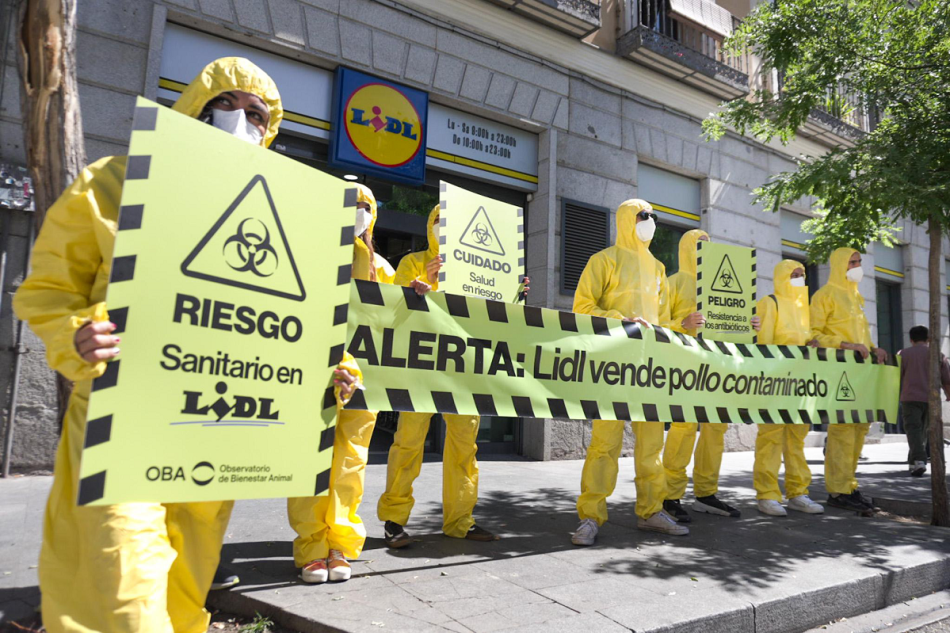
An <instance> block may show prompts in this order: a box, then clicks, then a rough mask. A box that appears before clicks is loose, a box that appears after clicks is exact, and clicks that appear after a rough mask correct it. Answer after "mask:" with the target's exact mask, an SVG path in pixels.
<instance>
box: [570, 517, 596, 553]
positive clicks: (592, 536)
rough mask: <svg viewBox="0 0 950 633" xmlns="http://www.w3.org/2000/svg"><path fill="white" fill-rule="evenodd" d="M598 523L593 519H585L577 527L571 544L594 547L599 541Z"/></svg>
mask: <svg viewBox="0 0 950 633" xmlns="http://www.w3.org/2000/svg"><path fill="white" fill-rule="evenodd" d="M599 529H600V528H598V527H597V521H595V520H593V519H584V520H582V521H581V524H580V525H578V526H577V530H576V531H575V532H574V536H572V537H571V543H573V544H574V545H585V546H586V545H593V544H594V541H596V540H597V530H599Z"/></svg>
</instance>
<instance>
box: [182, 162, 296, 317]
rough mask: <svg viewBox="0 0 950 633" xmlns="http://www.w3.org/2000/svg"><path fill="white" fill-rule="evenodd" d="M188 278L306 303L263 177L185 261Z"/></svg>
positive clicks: (256, 179)
mask: <svg viewBox="0 0 950 633" xmlns="http://www.w3.org/2000/svg"><path fill="white" fill-rule="evenodd" d="M181 272H182V273H183V274H185V275H187V276H188V277H194V278H196V279H202V280H204V281H211V282H214V283H219V284H225V285H228V286H234V287H237V288H243V289H245V290H252V291H254V292H262V293H264V294H269V295H273V296H275V297H283V298H285V299H293V300H294V301H303V300H304V299H305V298H306V296H307V294H306V292H305V291H304V288H303V283H302V282H301V280H300V273H299V272H298V270H297V263H296V262H295V261H294V256H293V253H291V251H290V244H289V243H288V242H287V235H286V234H285V233H284V227H283V225H282V224H281V222H280V217H279V216H278V215H277V208H276V207H275V206H274V199H273V198H272V197H271V194H270V189H268V187H267V181H266V180H264V177H263V176H259V175H258V176H254V177H253V178H251V181H250V182H249V183H247V186H245V187H244V189H243V190H242V191H241V193H239V194H238V196H237V198H235V199H234V202H232V203H231V205H230V206H229V207H228V208H227V210H226V211H225V212H224V213H223V214H221V217H219V218H218V220H217V221H216V222H215V223H214V226H212V227H211V229H210V230H209V231H208V232H207V233H206V234H205V235H204V237H202V238H201V240H200V241H199V242H198V245H197V246H195V248H194V249H193V250H192V251H191V253H190V254H189V255H188V257H186V258H185V261H183V262H182V264H181Z"/></svg>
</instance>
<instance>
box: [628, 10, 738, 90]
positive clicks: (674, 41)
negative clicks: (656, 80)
mask: <svg viewBox="0 0 950 633" xmlns="http://www.w3.org/2000/svg"><path fill="white" fill-rule="evenodd" d="M704 3H705V4H704ZM681 5H682V7H683V8H685V9H691V10H693V13H692V14H690V15H689V16H688V17H687V15H685V14H682V13H677V12H676V11H675V9H677V8H680V6H681ZM626 10H627V27H628V31H627V32H626V33H625V34H624V35H623V36H621V38H620V39H619V40H618V42H617V48H618V51H619V52H620V54H622V55H626V56H627V57H630V58H631V59H634V60H636V61H639V62H641V63H643V64H645V65H648V66H650V67H652V68H654V69H656V70H659V71H660V72H663V73H665V74H668V75H672V76H674V77H677V78H678V79H682V80H683V81H685V82H687V83H691V84H693V85H695V86H697V87H699V88H701V89H703V90H705V91H707V92H710V93H712V94H715V95H716V96H719V97H723V98H727V99H735V98H737V97H741V96H743V95H746V94H748V92H749V74H750V72H751V71H752V68H751V66H752V59H751V58H750V56H749V55H745V54H744V55H738V56H732V55H727V54H726V52H725V51H724V50H723V47H722V43H723V40H724V39H725V37H726V36H727V35H728V34H729V33H731V32H732V29H733V28H734V26H735V25H736V24H737V23H738V21H737V20H736V18H734V17H733V16H731V15H729V14H728V12H726V11H725V10H724V9H722V8H721V7H719V6H717V5H716V4H715V3H713V2H711V1H710V0H703V1H702V2H697V1H696V0H693V1H692V2H684V1H683V0H627V2H626ZM691 18H694V19H691Z"/></svg>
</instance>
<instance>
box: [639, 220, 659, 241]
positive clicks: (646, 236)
mask: <svg viewBox="0 0 950 633" xmlns="http://www.w3.org/2000/svg"><path fill="white" fill-rule="evenodd" d="M654 233H656V222H654V221H653V218H650V219H649V220H644V221H643V222H638V223H637V237H639V238H640V241H641V242H649V241H650V240H652V239H653V234H654Z"/></svg>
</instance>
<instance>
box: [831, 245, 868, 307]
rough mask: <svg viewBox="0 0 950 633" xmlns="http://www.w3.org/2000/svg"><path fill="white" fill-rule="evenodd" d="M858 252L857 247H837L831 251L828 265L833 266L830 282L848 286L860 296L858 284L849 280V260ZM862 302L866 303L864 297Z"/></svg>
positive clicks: (847, 287) (843, 286)
mask: <svg viewBox="0 0 950 633" xmlns="http://www.w3.org/2000/svg"><path fill="white" fill-rule="evenodd" d="M857 252H858V250H857V249H854V248H848V247H847V246H844V247H842V248H836V249H835V250H834V252H832V253H831V257H830V258H829V260H828V265H829V266H830V267H831V272H830V274H829V275H828V283H830V284H834V285H835V286H840V287H841V288H846V289H848V290H850V291H851V292H854V293H856V294H857V295H858V296H859V297H860V296H861V295H860V293H859V292H858V284H856V283H855V282H853V281H849V280H848V262H849V261H850V260H851V257H852V256H853V255H854V254H855V253H857ZM861 304H862V305H864V299H863V298H862V299H861Z"/></svg>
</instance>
